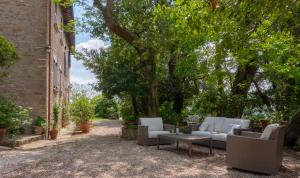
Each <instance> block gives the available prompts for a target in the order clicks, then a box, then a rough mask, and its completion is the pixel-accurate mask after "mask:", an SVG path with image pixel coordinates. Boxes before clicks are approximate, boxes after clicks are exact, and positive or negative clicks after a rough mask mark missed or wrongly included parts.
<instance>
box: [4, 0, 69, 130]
mask: <svg viewBox="0 0 300 178" xmlns="http://www.w3.org/2000/svg"><path fill="white" fill-rule="evenodd" d="M50 1H51V0H0V35H2V36H4V37H5V38H6V39H7V40H9V41H10V42H11V43H13V44H14V45H15V46H16V48H17V51H18V53H19V54H20V56H21V60H20V61H19V62H18V63H17V64H16V65H15V66H14V67H13V68H12V69H11V73H10V76H9V77H8V78H6V79H5V80H4V81H3V82H1V83H0V94H5V95H12V96H14V97H15V98H16V99H17V101H18V102H19V104H21V105H23V106H25V107H30V108H32V112H31V117H32V118H36V117H37V116H41V117H44V118H47V115H48V114H47V113H48V112H47V111H48V110H47V109H48V107H47V106H48V70H51V73H52V74H51V86H50V91H51V96H50V97H51V103H50V112H51V113H52V109H53V108H52V106H53V104H54V102H57V103H58V104H59V105H60V106H61V109H63V106H64V104H63V103H68V97H69V67H68V66H69V64H68V62H67V63H65V55H66V54H67V53H69V46H68V43H67V41H66V36H65V34H64V32H63V31H61V29H59V27H60V23H61V17H62V15H61V14H62V13H61V9H60V7H59V6H56V5H55V4H53V3H52V13H51V22H52V23H51V43H52V45H51V50H50V51H51V52H50V55H51V57H50V58H51V59H50V62H51V65H50V66H49V64H48V63H49V53H48V51H47V49H48V45H49V40H48V39H49V37H48V34H49V18H48V14H49V13H48V12H49V8H48V5H49V2H50ZM54 58H55V59H56V61H57V66H58V68H59V70H58V71H57V76H58V78H60V69H61V72H62V76H61V87H59V88H56V89H55V88H54V81H53V77H54V73H53V65H54ZM65 65H66V66H67V67H65ZM65 69H67V71H66V72H65V71H64V70H65ZM62 113H63V112H62V110H61V115H62ZM59 125H61V124H59Z"/></svg>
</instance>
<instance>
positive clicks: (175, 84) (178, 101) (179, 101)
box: [168, 57, 184, 114]
mask: <svg viewBox="0 0 300 178" xmlns="http://www.w3.org/2000/svg"><path fill="white" fill-rule="evenodd" d="M176 66H177V58H176V57H171V59H170V61H169V63H168V67H169V78H170V80H171V83H172V93H173V111H174V112H176V113H177V114H180V113H181V110H182V108H183V103H184V94H183V91H182V86H181V80H180V78H179V77H178V76H177V75H176V71H175V69H176Z"/></svg>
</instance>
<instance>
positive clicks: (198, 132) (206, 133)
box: [192, 131, 211, 138]
mask: <svg viewBox="0 0 300 178" xmlns="http://www.w3.org/2000/svg"><path fill="white" fill-rule="evenodd" d="M192 135H197V136H201V137H209V138H211V132H209V131H192Z"/></svg>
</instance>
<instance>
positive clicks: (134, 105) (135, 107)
mask: <svg viewBox="0 0 300 178" xmlns="http://www.w3.org/2000/svg"><path fill="white" fill-rule="evenodd" d="M130 96H131V104H132V109H133V114H134V117H135V118H136V119H137V118H138V117H139V109H138V104H137V100H136V96H135V95H133V94H131V95H130Z"/></svg>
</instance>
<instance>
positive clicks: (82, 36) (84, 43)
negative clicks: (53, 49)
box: [70, 0, 104, 85]
mask: <svg viewBox="0 0 300 178" xmlns="http://www.w3.org/2000/svg"><path fill="white" fill-rule="evenodd" d="M88 1H91V0H88ZM83 13H84V10H83V9H82V8H81V7H78V6H75V7H74V15H75V18H80V17H81V16H82V14H83ZM101 47H104V43H103V41H102V40H100V39H92V38H91V37H90V36H89V34H88V33H79V34H76V49H77V50H80V49H83V48H87V49H99V48H101ZM70 80H71V83H77V84H83V85H87V84H92V83H95V82H96V81H97V80H96V77H95V75H94V74H92V73H91V72H90V71H88V70H87V69H86V68H85V67H84V66H83V64H82V62H80V61H77V60H76V59H75V58H74V57H72V65H71V77H70Z"/></svg>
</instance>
